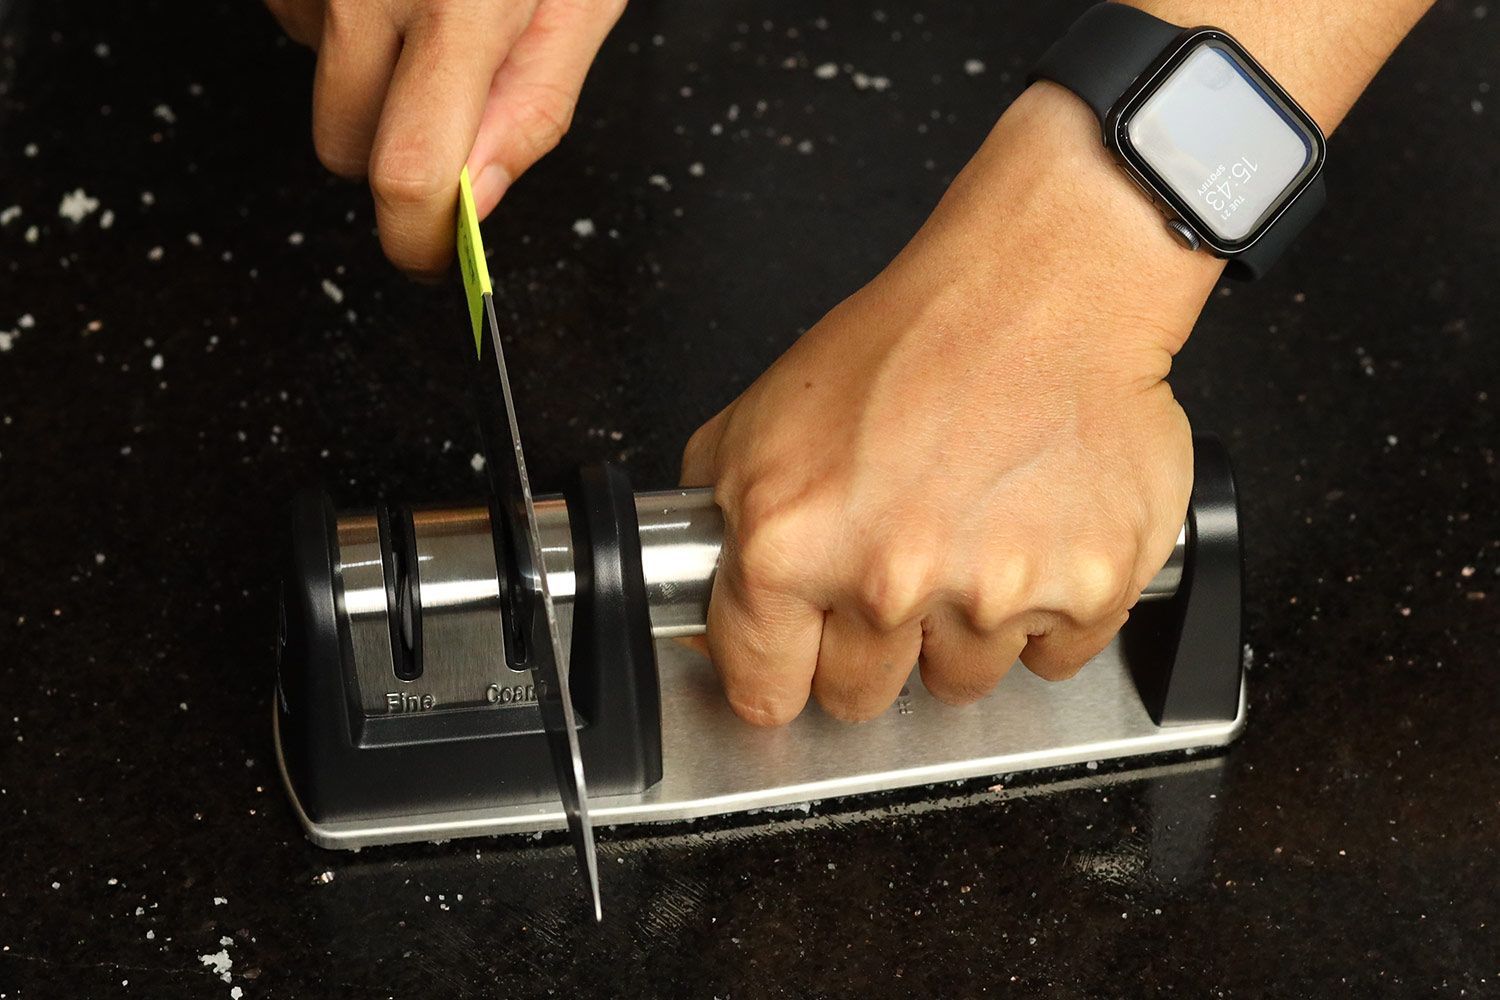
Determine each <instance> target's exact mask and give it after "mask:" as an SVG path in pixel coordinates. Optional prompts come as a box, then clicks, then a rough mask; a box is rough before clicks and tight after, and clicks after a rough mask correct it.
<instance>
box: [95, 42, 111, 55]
mask: <svg viewBox="0 0 1500 1000" xmlns="http://www.w3.org/2000/svg"><path fill="white" fill-rule="evenodd" d="M94 55H96V56H98V57H99V58H100V59H108V58H109V46H108V45H106V44H104V43H103V42H100V43H99V44H98V45H95V46H94Z"/></svg>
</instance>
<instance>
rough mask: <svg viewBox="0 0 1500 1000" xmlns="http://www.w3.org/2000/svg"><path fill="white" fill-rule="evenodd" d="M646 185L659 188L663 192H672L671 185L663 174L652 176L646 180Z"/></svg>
mask: <svg viewBox="0 0 1500 1000" xmlns="http://www.w3.org/2000/svg"><path fill="white" fill-rule="evenodd" d="M646 183H647V184H650V185H651V186H652V187H659V188H661V189H662V190H663V191H670V190H672V185H671V183H670V182H668V180H667V179H666V177H664V176H663V175H661V174H652V175H651V176H650V177H647V178H646Z"/></svg>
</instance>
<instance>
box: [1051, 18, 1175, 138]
mask: <svg viewBox="0 0 1500 1000" xmlns="http://www.w3.org/2000/svg"><path fill="white" fill-rule="evenodd" d="M1182 32H1183V29H1182V28H1180V27H1178V26H1177V25H1175V24H1171V23H1169V22H1167V21H1163V20H1162V19H1161V18H1159V17H1153V16H1152V15H1150V14H1147V13H1146V12H1145V11H1143V10H1141V9H1139V8H1137V7H1131V6H1128V5H1126V4H1123V3H1097V4H1094V6H1092V7H1090V8H1089V9H1088V10H1086V11H1084V12H1083V13H1082V14H1081V15H1080V16H1079V18H1078V20H1076V21H1074V22H1073V26H1072V27H1071V28H1069V29H1068V30H1067V33H1066V34H1064V35H1063V36H1062V37H1061V38H1059V39H1058V40H1057V41H1055V42H1053V43H1052V47H1051V48H1050V49H1048V50H1047V52H1046V54H1045V55H1043V56H1042V59H1041V62H1039V63H1037V64H1036V68H1035V69H1033V70H1032V71H1031V74H1030V75H1029V76H1028V77H1027V78H1026V82H1027V83H1028V84H1029V83H1032V82H1034V81H1036V80H1039V79H1041V80H1051V81H1052V82H1053V83H1060V84H1062V85H1063V86H1064V87H1067V88H1068V89H1069V90H1071V91H1072V92H1073V93H1075V94H1077V95H1078V96H1079V97H1081V98H1083V100H1084V102H1085V103H1087V104H1088V106H1089V107H1091V108H1093V109H1094V114H1095V115H1097V116H1098V118H1099V121H1100V123H1101V124H1102V123H1103V122H1104V118H1105V116H1106V115H1108V114H1109V111H1110V109H1111V108H1113V107H1114V106H1115V104H1117V103H1118V102H1119V100H1120V98H1121V97H1123V96H1125V91H1126V90H1129V89H1130V85H1131V84H1132V83H1134V82H1135V80H1136V77H1138V76H1140V75H1141V74H1142V73H1144V72H1145V71H1146V68H1147V67H1149V66H1150V65H1151V64H1152V63H1154V62H1155V61H1156V60H1157V58H1158V57H1159V56H1160V55H1161V54H1162V53H1163V52H1164V51H1166V48H1167V46H1169V45H1171V44H1172V43H1173V42H1175V41H1177V39H1178V38H1179V37H1181V35H1182ZM1106 54H1107V58H1106V57H1105V56H1106Z"/></svg>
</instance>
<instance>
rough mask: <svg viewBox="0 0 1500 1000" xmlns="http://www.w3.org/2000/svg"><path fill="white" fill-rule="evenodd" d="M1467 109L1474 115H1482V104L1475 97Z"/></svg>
mask: <svg viewBox="0 0 1500 1000" xmlns="http://www.w3.org/2000/svg"><path fill="white" fill-rule="evenodd" d="M1469 109H1470V110H1472V111H1473V112H1474V113H1475V114H1476V115H1482V114H1484V102H1483V101H1481V100H1480V99H1479V98H1477V97H1476V98H1474V99H1473V100H1472V101H1470V102H1469Z"/></svg>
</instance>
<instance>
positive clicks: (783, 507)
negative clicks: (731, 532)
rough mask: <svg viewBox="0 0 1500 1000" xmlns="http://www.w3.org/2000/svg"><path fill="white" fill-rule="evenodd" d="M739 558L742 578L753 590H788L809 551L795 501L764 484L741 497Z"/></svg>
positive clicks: (738, 528)
mask: <svg viewBox="0 0 1500 1000" xmlns="http://www.w3.org/2000/svg"><path fill="white" fill-rule="evenodd" d="M737 506H738V511H737V513H738V518H737V521H738V523H737V525H736V528H737V531H736V534H737V538H738V546H737V553H736V554H737V556H738V563H739V572H740V577H741V579H742V580H743V582H744V583H745V585H746V586H747V587H749V588H750V589H752V590H784V589H786V588H787V587H788V586H790V585H791V584H792V583H793V582H795V580H796V579H797V578H798V576H799V575H800V574H799V564H800V563H801V561H802V554H803V553H805V552H806V546H805V544H804V541H805V540H804V537H803V529H802V524H803V522H804V517H803V514H802V512H801V510H800V509H799V507H798V505H797V503H796V501H795V500H789V499H784V494H783V493H782V491H781V490H780V489H778V488H777V487H776V486H774V485H772V484H768V483H766V482H764V481H761V482H759V483H756V484H754V485H751V486H750V487H748V488H747V489H746V490H745V491H744V492H743V493H742V494H741V497H740V502H739V504H738V505H737Z"/></svg>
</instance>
